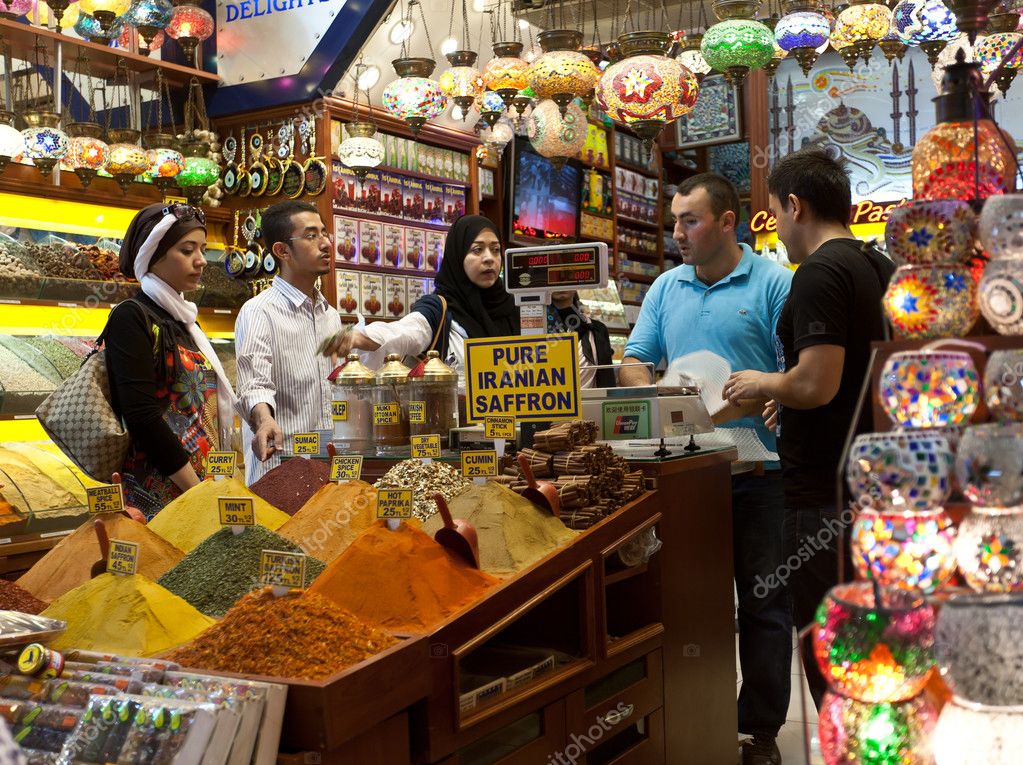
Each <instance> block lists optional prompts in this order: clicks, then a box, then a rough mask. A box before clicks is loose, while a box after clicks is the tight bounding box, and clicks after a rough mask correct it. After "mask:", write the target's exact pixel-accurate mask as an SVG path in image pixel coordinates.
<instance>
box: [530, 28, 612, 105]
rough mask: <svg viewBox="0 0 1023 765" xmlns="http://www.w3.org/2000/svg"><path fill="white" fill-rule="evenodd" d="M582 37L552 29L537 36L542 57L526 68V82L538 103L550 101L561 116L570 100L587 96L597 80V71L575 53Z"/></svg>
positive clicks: (562, 30) (594, 66)
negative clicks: (559, 111) (554, 104)
mask: <svg viewBox="0 0 1023 765" xmlns="http://www.w3.org/2000/svg"><path fill="white" fill-rule="evenodd" d="M581 43H582V33H581V32H578V31H575V30H566V29H556V30H552V31H549V32H541V33H540V47H541V48H542V49H543V51H544V53H543V55H541V56H539V57H538V58H537V59H536V60H535V61H533V63H531V64H530V65H529V69H528V70H527V71H526V79H527V80H528V81H529V87H530V88H532V89H533V92H534V93H536V97H537V98H538V99H540V100H544V99H551V100H553V101H554V102H555V103H556V104H557V105H558V108H559V109H561V110H562V114H565V110H566V109H567V108H568V105H569V103H571V101H572V99H573V98H578V97H581V96H585V95H588V94H589V93H590V91H592V90H593V89H594V88H595V87H596V86H597V82H598V80H600V70H599V69H598V68H597V67H596V65H595V64H594V63H593V62H592V61H591V60H590V59H589V57H587V56H586V54H585V53H581V52H579V50H578V48H579V45H580V44H581Z"/></svg>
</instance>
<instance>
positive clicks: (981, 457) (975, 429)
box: [955, 422, 1023, 507]
mask: <svg viewBox="0 0 1023 765" xmlns="http://www.w3.org/2000/svg"><path fill="white" fill-rule="evenodd" d="M955 471H956V480H957V481H958V484H959V488H960V489H962V492H963V494H965V495H966V497H967V498H968V499H969V500H970V501H971V502H973V503H975V504H978V505H984V506H985V507H996V506H1000V507H1005V506H1009V505H1019V504H1023V425H1019V424H1015V423H999V422H993V423H985V424H983V425H971V426H970V427H968V428H966V430H965V432H964V433H963V437H962V439H961V440H960V442H959V449H958V451H956V460H955Z"/></svg>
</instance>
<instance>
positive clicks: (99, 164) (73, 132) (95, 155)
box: [62, 51, 109, 189]
mask: <svg viewBox="0 0 1023 765" xmlns="http://www.w3.org/2000/svg"><path fill="white" fill-rule="evenodd" d="M71 83H72V85H73V86H74V88H75V89H77V90H78V92H79V93H82V94H83V95H84V94H85V92H86V87H88V96H89V101H88V103H89V115H88V119H87V120H86V121H84V122H72V123H71V124H70V125H68V129H67V132H68V136H69V137H70V138H71V143H70V146H69V147H68V153H67V154H66V155H65V156H64V159H63V160H62V164H63V165H65V166H67V167H68V168H69V169H70V170H71V171H72V172H74V174H75V175H77V176H78V180H79V181H80V182H81V184H82V188H86V189H87V188H89V185H90V184H91V183H92V179H93V178H95V177H96V174H97V173H98V172H99V171H100V170H102V169H103V166H104V165H105V164H106V161H107V152H108V150H109V147H108V146H107V144H106V142H105V141H104V140H103V138H102V136H103V126H102V125H100V124H99V123H98V122H97V121H96V92H95V88H94V86H93V79H92V78H91V77H90V76H89V59H88V57H87V56H86V55H85V52H84V51H81V52H80V53H79V55H78V57H77V58H76V59H75V67H74V71H73V72H72V75H71Z"/></svg>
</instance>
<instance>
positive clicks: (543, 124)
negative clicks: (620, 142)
mask: <svg viewBox="0 0 1023 765" xmlns="http://www.w3.org/2000/svg"><path fill="white" fill-rule="evenodd" d="M586 126H587V123H586V115H585V114H583V110H582V109H580V108H579V107H578V106H576V105H575V104H574V103H569V105H568V107H567V108H566V109H565V114H564V116H562V114H561V107H559V106H558V105H557V104H556V103H554V101H552V100H550V99H547V100H544V101H541V102H540V103H538V104H537V105H536V106H535V107H534V109H533V113H532V114H530V115H529V124H528V127H527V130H526V135H527V137H528V138H529V142H530V143H531V144H532V145H533V148H534V149H536V152H537V153H538V154H540V155H541V156H543V157H547V158H548V159H549V160H551V161H552V162H553V163H554V166H555V167H558V168H560V167H561V166H563V165H564V164H565V162H566V161H568V160H569V159H571V158H573V157H576V156H578V155H579V152H580V151H582V148H583V145H584V144H585V143H586Z"/></svg>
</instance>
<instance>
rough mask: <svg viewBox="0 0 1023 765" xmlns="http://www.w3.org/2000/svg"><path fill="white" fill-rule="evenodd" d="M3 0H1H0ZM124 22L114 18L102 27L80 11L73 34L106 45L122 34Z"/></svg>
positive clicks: (94, 18)
mask: <svg viewBox="0 0 1023 765" xmlns="http://www.w3.org/2000/svg"><path fill="white" fill-rule="evenodd" d="M0 2H3V0H0ZM125 26H126V25H125V23H124V20H123V19H120V18H118V19H114V21H113V23H112V24H111V25H110V27H109V28H108V29H103V27H102V26H101V25H100V23H99V21H98V20H97V19H96V17H94V16H91V15H90V14H88V13H80V14H79V15H78V21H76V22H75V27H74V28H75V34H77V35H78V36H79V37H81V38H83V39H86V40H88V41H89V42H95V43H100V44H101V45H107V44H109V43H111V42H113V41H114V40H116V39H118V38H119V37H120V36H121V35H122V34H124V30H125Z"/></svg>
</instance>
